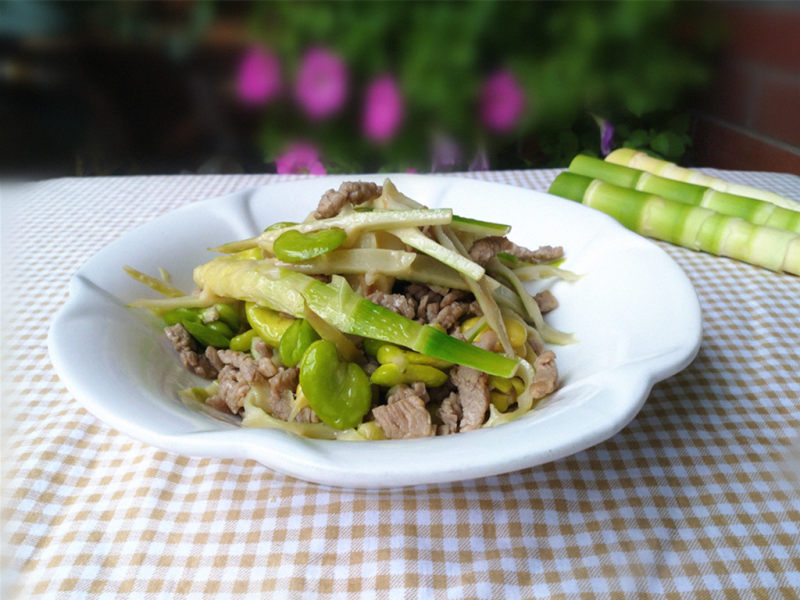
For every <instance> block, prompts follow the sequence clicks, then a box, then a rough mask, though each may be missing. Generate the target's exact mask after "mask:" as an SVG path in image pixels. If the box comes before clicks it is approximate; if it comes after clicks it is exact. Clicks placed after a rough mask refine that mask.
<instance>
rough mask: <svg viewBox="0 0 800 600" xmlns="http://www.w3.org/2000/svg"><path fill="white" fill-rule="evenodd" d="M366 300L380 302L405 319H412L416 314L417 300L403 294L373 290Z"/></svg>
mask: <svg viewBox="0 0 800 600" xmlns="http://www.w3.org/2000/svg"><path fill="white" fill-rule="evenodd" d="M367 300H369V301H370V302H374V303H375V304H380V305H381V306H383V307H384V308H388V309H389V310H391V311H392V312H395V313H397V314H398V315H403V316H404V317H406V318H407V319H413V318H415V317H416V316H417V301H416V300H414V298H408V297H406V296H404V295H403V294H386V293H384V292H381V291H375V292H372V293H371V294H370V295H369V296H367Z"/></svg>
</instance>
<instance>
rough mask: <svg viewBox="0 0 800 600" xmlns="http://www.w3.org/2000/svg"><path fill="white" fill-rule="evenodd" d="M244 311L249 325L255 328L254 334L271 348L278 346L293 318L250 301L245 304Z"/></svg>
mask: <svg viewBox="0 0 800 600" xmlns="http://www.w3.org/2000/svg"><path fill="white" fill-rule="evenodd" d="M244 312H245V316H246V317H247V322H248V323H250V327H252V328H253V329H255V330H256V335H258V337H260V338H261V339H262V340H264V343H266V344H267V345H268V346H272V347H273V348H277V347H278V345H279V344H280V343H281V337H282V336H283V334H284V333H286V330H287V329H289V327H290V326H291V324H292V323H294V319H292V318H289V317H284V316H282V315H281V314H280V313H279V312H278V311H276V310H272V309H271V308H266V307H264V306H258V305H257V304H253V303H252V302H248V303H247V304H245V308H244Z"/></svg>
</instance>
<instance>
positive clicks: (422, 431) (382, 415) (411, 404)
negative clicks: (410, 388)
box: [372, 394, 435, 440]
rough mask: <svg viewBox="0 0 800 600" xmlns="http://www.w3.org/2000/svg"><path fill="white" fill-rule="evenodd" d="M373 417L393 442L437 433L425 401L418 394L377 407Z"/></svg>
mask: <svg viewBox="0 0 800 600" xmlns="http://www.w3.org/2000/svg"><path fill="white" fill-rule="evenodd" d="M372 415H373V416H374V417H375V421H377V423H378V425H380V426H381V429H383V432H384V433H385V434H386V437H388V438H389V439H392V440H401V439H410V438H421V437H430V436H432V435H434V433H435V431H434V427H433V424H432V423H431V415H430V413H429V412H428V409H426V408H425V401H424V400H423V399H422V398H420V397H419V396H417V395H416V394H409V395H406V396H404V397H403V398H400V399H399V400H397V401H395V402H392V403H391V404H384V405H382V406H376V407H375V408H373V409H372Z"/></svg>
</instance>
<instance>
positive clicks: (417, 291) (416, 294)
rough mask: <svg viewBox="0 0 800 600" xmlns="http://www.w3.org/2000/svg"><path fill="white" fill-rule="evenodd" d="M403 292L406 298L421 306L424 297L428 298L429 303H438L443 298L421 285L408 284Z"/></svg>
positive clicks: (441, 295)
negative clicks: (408, 297) (410, 298)
mask: <svg viewBox="0 0 800 600" xmlns="http://www.w3.org/2000/svg"><path fill="white" fill-rule="evenodd" d="M404 292H405V294H406V296H410V297H412V298H414V299H415V300H416V301H417V302H419V303H420V304H422V299H423V298H424V297H426V296H427V297H428V301H429V302H439V301H441V299H442V297H443V294H440V293H438V292H436V291H434V290H432V289H431V288H429V287H428V286H427V285H423V284H421V283H410V284H408V286H406V289H405V290H404Z"/></svg>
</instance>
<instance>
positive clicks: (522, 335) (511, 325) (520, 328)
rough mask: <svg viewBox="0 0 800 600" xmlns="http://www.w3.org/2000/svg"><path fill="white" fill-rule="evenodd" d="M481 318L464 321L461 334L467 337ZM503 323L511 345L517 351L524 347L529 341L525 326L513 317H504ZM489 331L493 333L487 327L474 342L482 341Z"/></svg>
mask: <svg viewBox="0 0 800 600" xmlns="http://www.w3.org/2000/svg"><path fill="white" fill-rule="evenodd" d="M480 318H481V317H472V318H471V319H467V320H466V321H464V322H463V323H462V324H461V332H462V333H464V334H465V335H466V333H467V332H468V331H469V330H470V329H472V328H473V327H474V326H475V324H476V323H478V320H479V319H480ZM503 323H504V324H505V326H506V332H508V339H509V340H511V345H512V346H513V347H514V348H515V349H516V348H520V347H524V345H525V342H526V341H527V339H528V332H527V331H526V330H525V326H524V325H523V324H522V323H520V322H519V321H518V320H517V319H513V318H511V317H503ZM487 330H488V331H491V330H490V328H489V327H485V328H484V329H482V330H481V331H480V332H479V333H478V335H476V336H475V339H474V340H473V341H478V340H479V339H481V336H482V335H483V334H484V332H485V331H487Z"/></svg>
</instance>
